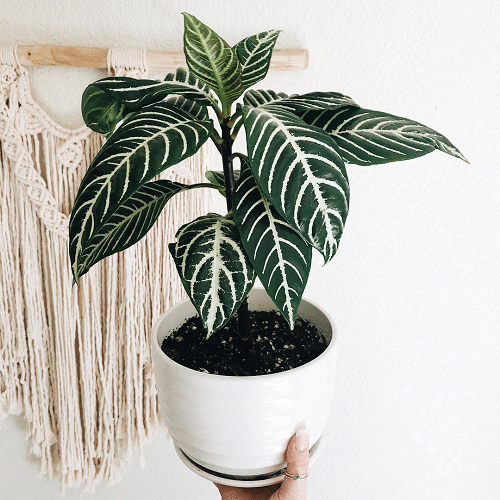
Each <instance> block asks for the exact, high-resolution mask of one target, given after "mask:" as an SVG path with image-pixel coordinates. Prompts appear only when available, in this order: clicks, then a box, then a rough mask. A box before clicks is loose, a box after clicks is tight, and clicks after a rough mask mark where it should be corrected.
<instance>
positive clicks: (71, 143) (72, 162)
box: [56, 139, 83, 173]
mask: <svg viewBox="0 0 500 500" xmlns="http://www.w3.org/2000/svg"><path fill="white" fill-rule="evenodd" d="M56 156H57V159H58V161H59V162H60V164H61V165H62V166H63V167H66V168H68V169H69V171H70V173H72V172H73V171H74V170H75V169H76V168H77V167H78V166H79V165H80V163H81V162H82V160H83V146H82V142H81V141H76V140H74V139H70V140H68V141H65V142H63V143H62V144H61V145H60V146H58V148H57V152H56Z"/></svg>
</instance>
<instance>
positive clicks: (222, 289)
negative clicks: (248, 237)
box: [169, 214, 255, 338]
mask: <svg viewBox="0 0 500 500" xmlns="http://www.w3.org/2000/svg"><path fill="white" fill-rule="evenodd" d="M176 238H177V241H176V242H175V243H171V244H170V245H169V249H170V252H171V254H172V256H173V258H174V262H175V265H176V267H177V270H178V271H179V275H180V277H181V280H182V284H183V286H184V289H185V290H186V292H187V294H188V296H189V298H190V299H191V302H192V303H193V305H194V306H195V308H196V310H197V311H198V314H199V315H200V318H201V320H202V322H203V325H204V326H205V329H206V331H207V338H208V337H210V336H211V335H212V334H213V333H215V332H216V331H217V330H219V329H220V328H222V327H223V326H224V325H225V324H226V322H227V321H228V320H229V319H230V318H231V316H232V315H233V314H234V313H235V312H236V311H237V309H238V307H239V306H240V304H241V302H242V301H243V300H244V299H245V297H246V296H247V295H248V293H249V292H250V290H251V288H252V286H253V283H254V281H255V271H254V270H253V268H252V265H251V264H250V261H249V260H248V257H247V256H246V254H245V251H244V249H243V246H242V245H241V241H240V237H239V234H238V230H237V229H236V226H235V223H234V221H233V220H232V219H231V218H229V217H223V216H222V215H218V214H208V215H205V216H202V217H198V218H197V219H195V220H194V221H192V222H189V223H188V224H185V225H184V226H182V227H181V228H180V229H179V231H178V232H177V234H176Z"/></svg>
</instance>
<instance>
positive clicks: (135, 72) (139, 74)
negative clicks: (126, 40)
mask: <svg viewBox="0 0 500 500" xmlns="http://www.w3.org/2000/svg"><path fill="white" fill-rule="evenodd" d="M107 64H108V73H109V74H110V75H113V76H129V77H132V78H145V77H147V76H148V74H149V69H148V66H147V62H146V49H131V48H118V47H111V48H110V49H109V50H108V55H107Z"/></svg>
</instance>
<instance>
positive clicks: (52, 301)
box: [0, 61, 217, 490]
mask: <svg viewBox="0 0 500 500" xmlns="http://www.w3.org/2000/svg"><path fill="white" fill-rule="evenodd" d="M0 62H1V61H0ZM0 90H1V95H0V141H1V151H0V160H1V168H0V256H1V258H0V276H1V277H0V424H1V421H2V419H3V418H5V416H6V415H7V414H21V413H23V412H24V417H25V419H26V422H27V425H28V439H29V442H30V445H31V452H32V453H33V454H35V455H36V456H38V457H40V463H41V475H42V476H47V477H49V478H52V477H54V476H57V477H60V478H61V482H62V484H63V486H84V487H85V488H86V489H88V490H93V489H94V487H95V486H96V485H97V484H99V483H101V482H105V483H108V484H112V483H113V482H116V481H118V480H119V479H120V477H121V476H120V471H121V470H122V467H123V465H124V464H125V463H126V462H127V461H128V460H129V459H130V457H131V454H132V452H133V450H134V449H136V448H137V447H142V445H143V444H144V443H146V442H147V440H148V439H149V438H150V436H151V435H152V431H153V428H154V427H155V426H156V425H157V424H158V422H159V420H160V417H159V412H158V405H157V398H156V389H155V384H154V377H153V372H152V367H151V352H150V330H151V327H152V325H153V323H154V321H155V320H156V318H157V317H158V316H159V315H160V314H161V312H163V311H164V310H165V309H167V308H168V307H169V306H170V305H172V304H173V303H175V302H178V301H179V300H181V299H183V298H184V294H183V292H182V285H181V283H180V280H179V278H178V276H177V272H176V270H175V266H174V265H173V261H172V260H171V257H170V255H169V252H168V248H167V244H168V243H169V242H171V241H174V235H175V232H176V230H177V229H178V228H179V227H180V225H181V224H183V223H185V222H188V221H189V220H192V219H194V218H195V217H197V216H198V215H201V214H204V213H206V212H207V211H208V209H209V204H210V201H211V197H210V196H209V195H207V194H206V193H205V194H203V195H201V193H202V191H199V190H196V191H188V192H185V193H181V194H179V195H177V196H175V197H174V198H173V199H172V200H171V201H170V202H169V203H168V204H167V206H166V208H165V209H164V211H163V213H162V215H161V216H160V218H159V220H158V222H157V223H156V225H155V226H154V227H153V229H152V230H151V231H150V232H149V233H148V235H147V236H146V237H145V238H144V239H143V240H141V241H140V242H139V243H138V244H137V245H135V246H133V247H131V248H129V249H127V250H126V251H124V252H122V253H120V254H118V255H113V256H112V257H109V258H108V259H106V260H104V261H101V262H100V263H99V264H98V265H96V266H95V267H94V268H93V269H92V270H91V271H90V272H89V273H88V274H87V275H85V276H84V277H83V278H82V279H81V281H80V285H79V286H78V287H76V286H75V287H72V276H71V268H70V262H69V257H68V249H67V247H68V236H67V227H68V216H69V213H70V211H71V206H72V202H73V200H74V198H75V196H76V192H77V189H78V186H79V183H80V181H81V179H82V177H83V175H84V173H85V171H86V169H87V167H88V165H89V163H90V161H91V159H92V158H93V157H94V156H95V154H96V153H97V151H98V150H99V149H100V147H101V146H102V143H103V139H102V138H101V137H100V136H98V135H97V134H94V133H91V132H90V131H89V130H88V129H87V128H85V127H83V128H81V129H78V130H69V129H65V128H64V127H62V126H60V125H58V124H57V123H55V122H54V121H53V120H52V119H51V118H50V117H49V116H48V115H47V114H46V113H45V112H44V111H43V110H42V109H41V108H40V107H39V106H38V105H37V104H36V103H35V102H33V99H32V97H31V94H30V90H29V84H28V75H27V72H26V71H25V70H24V69H23V68H20V67H19V66H17V67H15V66H12V65H6V64H4V65H3V66H0ZM213 152H214V149H213V148H212V145H206V146H204V147H203V148H202V150H201V152H200V153H199V154H198V155H196V156H195V157H191V158H189V159H188V160H186V161H185V162H184V163H183V165H181V166H180V167H179V168H177V167H175V168H173V169H169V170H168V171H167V172H166V173H164V175H162V177H163V178H169V179H171V180H176V181H178V182H186V181H188V182H196V181H201V179H202V177H203V175H202V174H203V172H204V171H205V170H207V169H208V168H213V166H211V165H210V163H211V161H212V160H211V156H212V154H213ZM216 168H217V167H216ZM186 178H188V179H186ZM204 191H207V190H204ZM204 191H203V192H204Z"/></svg>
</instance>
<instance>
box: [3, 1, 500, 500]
mask: <svg viewBox="0 0 500 500" xmlns="http://www.w3.org/2000/svg"><path fill="white" fill-rule="evenodd" d="M6 3H7V5H5V4H6ZM182 11H188V12H190V13H193V14H194V15H196V16H198V17H199V18H200V19H201V20H202V21H204V22H205V23H207V24H208V25H209V26H211V27H213V28H214V29H215V30H217V31H218V32H219V33H220V34H221V35H222V36H224V37H225V38H226V39H227V40H228V41H229V42H230V43H233V42H236V41H238V40H239V39H240V38H243V37H244V36H247V35H249V34H253V33H256V32H258V31H263V30H265V29H269V28H280V29H283V30H284V32H283V33H282V35H281V36H280V39H279V42H278V47H280V48H292V47H304V48H307V49H309V51H310V68H309V69H308V70H307V71H304V72H301V73H294V74H276V75H270V76H269V77H268V79H267V80H266V81H265V83H264V84H263V86H264V87H265V88H273V89H276V90H283V91H286V92H288V93H293V92H301V93H302V92H307V91H312V90H336V91H339V92H343V93H346V94H348V95H351V96H352V97H353V98H354V99H355V100H356V101H357V102H359V103H360V104H361V105H362V106H364V107H367V108H373V109H381V110H384V111H388V112H392V113H393V114H399V115H402V116H407V117H409V118H413V119H415V120H418V121H421V122H423V123H425V124H427V125H429V126H431V127H434V128H435V129H437V130H439V131H440V132H442V133H443V134H444V135H446V136H447V137H448V138H449V139H450V140H451V141H452V142H453V143H454V144H455V145H456V146H457V147H458V148H459V149H460V150H461V151H462V152H463V153H464V155H465V156H466V157H467V158H468V159H469V161H470V163H471V164H470V165H466V164H465V163H462V162H460V161H459V160H457V159H454V158H451V157H449V156H447V155H445V154H442V153H438V152H435V153H433V154H431V155H428V156H426V157H423V158H421V159H419V160H413V161H412V162H407V163H403V164H394V165H388V166H379V167H372V168H363V167H357V166H349V168H348V172H349V175H350V182H351V192H352V198H351V212H350V215H349V218H348V222H347V227H346V230H345V233H344V236H343V239H342V242H341V245H340V249H339V252H338V254H337V256H336V258H335V259H334V261H333V262H332V263H331V264H330V265H329V266H327V267H326V268H321V262H320V259H317V260H316V261H315V265H314V269H313V272H312V276H311V282H310V284H309V285H308V288H307V290H306V295H307V296H309V297H310V298H311V299H313V300H315V301H316V302H318V303H320V304H321V305H323V306H324V307H325V308H327V309H328V310H329V311H331V313H332V314H333V316H334V318H335V319H336V322H337V324H338V327H339V330H340V341H339V366H338V386H337V400H336V402H335V404H334V408H333V413H332V417H331V421H330V423H329V425H328V427H327V431H326V448H325V451H324V454H323V456H322V457H321V459H320V461H319V462H318V463H317V464H316V465H315V466H314V468H313V469H312V471H311V474H310V479H309V494H310V498H311V499H324V498H325V499H326V498H334V499H342V500H366V499H370V500H377V499H384V500H400V499H402V498H404V499H405V500H445V499H453V500H461V499H463V500H474V499H478V500H498V499H500V474H499V472H500V428H499V422H500V398H499V395H500V393H499V388H500V366H499V359H500V326H499V325H500V294H499V284H500V264H499V255H500V236H499V221H500V209H499V200H500V168H499V167H500V165H499V163H500V162H499V160H498V159H497V158H498V147H499V145H500V143H499V136H500V134H499V120H498V116H499V113H498V112H499V111H500V106H499V104H498V103H499V101H500V90H499V89H500V85H499V79H500V72H499V69H500V58H499V51H498V47H499V43H500V36H499V35H498V25H499V22H500V4H499V3H498V2H497V1H496V0H495V1H493V0H441V1H437V0H420V1H411V0H378V1H376V2H375V1H372V2H370V1H367V0H338V1H336V2H332V3H330V2H321V1H319V0H315V1H307V2H298V1H290V0H272V1H270V0H252V1H245V2H242V1H234V0H233V1H231V2H229V1H219V2H215V1H209V0H185V1H184V2H181V1H178V0H170V1H166V0H139V1H131V0H107V1H106V2H102V1H101V2H99V1H97V0H88V1H86V2H84V1H75V0H39V1H38V2H32V1H31V0H17V1H16V2H3V5H2V17H3V19H2V20H1V22H0V42H4V43H11V44H14V43H19V44H31V43H57V44H65V45H71V44H73V45H96V46H103V47H104V46H109V45H113V44H115V45H122V46H123V45H126V46H127V45H128V46H140V47H150V48H166V49H179V50H180V49H181V40H182V18H181V15H180V13H181V12H182ZM32 76H33V90H34V94H35V97H36V98H37V99H38V101H39V102H40V103H42V105H43V106H44V107H45V108H46V109H47V110H49V111H50V112H51V113H52V114H53V115H54V116H55V117H58V118H59V119H60V121H61V122H62V123H63V124H65V125H70V126H77V125H80V124H81V118H80V116H79V109H78V108H79V101H80V94H81V91H82V90H83V89H84V87H85V86H86V85H87V83H89V82H90V81H92V80H94V79H96V78H98V77H101V76H104V75H103V74H102V73H99V72H96V71H92V70H86V69H56V68H43V69H36V70H35V71H33V72H32ZM145 459H146V462H147V466H146V467H145V468H144V469H141V468H140V466H139V464H140V457H139V453H137V455H136V456H135V457H134V459H133V461H132V462H131V465H130V466H129V467H128V468H127V469H126V470H124V480H123V482H121V483H120V484H119V485H117V486H113V487H111V488H106V487H102V488H99V489H98V490H97V492H96V494H95V498H97V499H104V498H106V499H110V500H112V499H120V500H128V499H130V500H131V499H134V500H135V499H142V498H148V499H160V498H161V499H167V498H168V499H193V498H204V499H207V500H210V499H216V498H218V494H217V491H216V490H215V488H214V487H213V485H211V484H210V483H208V482H206V481H205V480H203V479H200V478H198V477H197V476H195V475H194V474H192V473H191V472H190V471H188V470H187V469H186V468H185V467H184V466H182V465H181V464H180V462H179V461H178V460H177V458H176V455H175V453H174V451H173V448H172V446H171V444H170V443H168V442H167V441H166V439H165V433H164V432H163V431H159V434H158V438H157V439H156V441H155V442H153V443H152V444H151V445H150V446H148V447H147V449H146V450H145ZM37 466H38V464H37V462H36V460H33V459H31V458H29V457H28V451H27V444H26V443H25V442H24V430H23V423H22V419H21V418H16V417H9V418H8V419H7V427H6V428H5V429H4V430H2V431H0V498H1V499H2V500H4V499H5V500H17V499H26V498H29V499H30V500H37V499H47V498H58V497H59V487H58V484H57V482H52V483H50V482H47V481H45V480H39V479H37V477H36V476H37ZM87 497H89V494H87V493H83V492H80V491H68V493H67V496H66V498H68V499H69V500H73V499H77V498H78V499H79V498H87Z"/></svg>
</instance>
